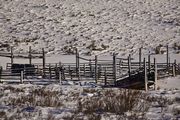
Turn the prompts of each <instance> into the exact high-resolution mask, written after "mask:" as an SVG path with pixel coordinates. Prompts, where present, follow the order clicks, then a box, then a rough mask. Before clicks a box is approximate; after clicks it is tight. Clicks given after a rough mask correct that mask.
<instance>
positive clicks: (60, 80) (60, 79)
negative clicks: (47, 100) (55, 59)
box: [59, 69, 62, 85]
mask: <svg viewBox="0 0 180 120" xmlns="http://www.w3.org/2000/svg"><path fill="white" fill-rule="evenodd" d="M59 83H60V85H62V78H61V70H60V69H59Z"/></svg>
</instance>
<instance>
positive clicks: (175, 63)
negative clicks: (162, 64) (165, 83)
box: [174, 59, 177, 75]
mask: <svg viewBox="0 0 180 120" xmlns="http://www.w3.org/2000/svg"><path fill="white" fill-rule="evenodd" d="M174 67H175V68H174V69H175V75H176V73H177V62H176V59H175V60H174Z"/></svg>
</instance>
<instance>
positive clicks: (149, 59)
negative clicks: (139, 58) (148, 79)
mask: <svg viewBox="0 0 180 120" xmlns="http://www.w3.org/2000/svg"><path fill="white" fill-rule="evenodd" d="M148 70H149V73H150V72H151V55H148Z"/></svg>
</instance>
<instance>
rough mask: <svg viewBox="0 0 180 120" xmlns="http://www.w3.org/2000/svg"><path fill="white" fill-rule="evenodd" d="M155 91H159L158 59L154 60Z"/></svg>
mask: <svg viewBox="0 0 180 120" xmlns="http://www.w3.org/2000/svg"><path fill="white" fill-rule="evenodd" d="M154 90H157V63H156V58H154Z"/></svg>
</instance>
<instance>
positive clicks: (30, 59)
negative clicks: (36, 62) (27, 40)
mask: <svg viewBox="0 0 180 120" xmlns="http://www.w3.org/2000/svg"><path fill="white" fill-rule="evenodd" d="M29 64H30V65H31V64H32V49H31V46H29Z"/></svg>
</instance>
